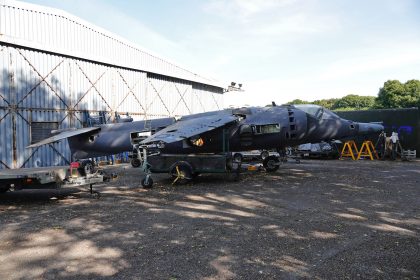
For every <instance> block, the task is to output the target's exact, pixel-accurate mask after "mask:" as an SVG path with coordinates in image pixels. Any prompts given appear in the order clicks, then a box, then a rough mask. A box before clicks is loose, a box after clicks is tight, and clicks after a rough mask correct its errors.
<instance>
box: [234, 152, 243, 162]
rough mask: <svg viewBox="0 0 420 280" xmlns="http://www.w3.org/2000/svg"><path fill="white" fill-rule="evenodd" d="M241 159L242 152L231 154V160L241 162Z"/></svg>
mask: <svg viewBox="0 0 420 280" xmlns="http://www.w3.org/2000/svg"><path fill="white" fill-rule="evenodd" d="M242 159H243V156H242V154H240V153H235V154H234V155H233V161H236V162H242Z"/></svg>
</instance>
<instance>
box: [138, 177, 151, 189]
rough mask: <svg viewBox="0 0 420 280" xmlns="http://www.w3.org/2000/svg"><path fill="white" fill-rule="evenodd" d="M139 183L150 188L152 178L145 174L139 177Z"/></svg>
mask: <svg viewBox="0 0 420 280" xmlns="http://www.w3.org/2000/svg"><path fill="white" fill-rule="evenodd" d="M141 185H142V186H143V188H145V189H151V188H152V187H153V179H152V177H150V175H146V177H144V178H143V179H141Z"/></svg>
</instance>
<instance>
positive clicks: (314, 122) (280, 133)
mask: <svg viewBox="0 0 420 280" xmlns="http://www.w3.org/2000/svg"><path fill="white" fill-rule="evenodd" d="M383 129H384V128H383V126H382V125H380V124H378V123H357V122H353V121H350V120H345V119H342V118H340V117H339V116H337V115H336V114H334V113H333V112H331V111H329V110H327V109H325V108H323V107H321V106H317V105H291V106H270V107H249V108H239V109H225V110H222V111H214V112H207V113H201V114H195V115H188V116H185V117H182V118H181V119H180V120H178V121H177V122H176V123H174V124H172V125H169V126H167V127H166V128H164V129H162V130H160V131H158V132H157V133H155V134H153V135H151V136H150V137H148V138H146V139H145V140H143V141H142V142H141V144H144V145H151V144H156V147H157V148H158V149H159V151H160V152H162V153H175V154H177V153H181V154H190V153H218V152H221V150H222V147H223V146H224V145H225V144H226V143H223V141H225V142H226V140H227V142H228V145H229V150H230V151H244V150H257V149H282V148H284V147H288V146H296V145H299V144H302V143H311V142H312V143H318V142H321V141H327V140H333V139H343V138H348V137H353V136H357V135H366V134H371V133H380V132H381V131H382V130H383ZM222 131H224V133H222Z"/></svg>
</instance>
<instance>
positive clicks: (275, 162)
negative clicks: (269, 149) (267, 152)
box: [263, 156, 280, 172]
mask: <svg viewBox="0 0 420 280" xmlns="http://www.w3.org/2000/svg"><path fill="white" fill-rule="evenodd" d="M279 162H280V160H279V159H278V158H277V157H275V156H268V157H266V158H265V159H264V161H263V166H264V168H265V170H266V171H267V172H274V171H277V170H278V169H279V168H280V166H279Z"/></svg>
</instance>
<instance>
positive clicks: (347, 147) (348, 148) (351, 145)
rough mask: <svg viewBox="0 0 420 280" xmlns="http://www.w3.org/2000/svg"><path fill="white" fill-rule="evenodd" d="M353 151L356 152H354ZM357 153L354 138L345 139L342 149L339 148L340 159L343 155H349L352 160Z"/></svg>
mask: <svg viewBox="0 0 420 280" xmlns="http://www.w3.org/2000/svg"><path fill="white" fill-rule="evenodd" d="M353 151H355V152H356V154H354V152H353ZM358 154H359V150H358V149H357V146H356V142H354V140H350V141H346V142H345V143H344V146H343V149H341V155H340V159H342V158H343V157H351V158H352V159H353V160H356V157H357V155H358Z"/></svg>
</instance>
